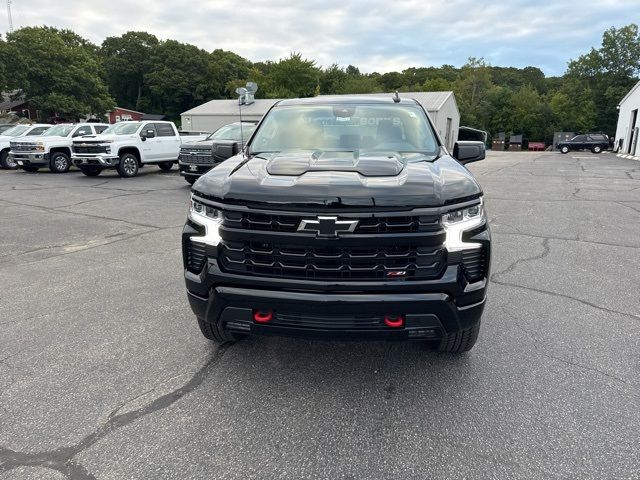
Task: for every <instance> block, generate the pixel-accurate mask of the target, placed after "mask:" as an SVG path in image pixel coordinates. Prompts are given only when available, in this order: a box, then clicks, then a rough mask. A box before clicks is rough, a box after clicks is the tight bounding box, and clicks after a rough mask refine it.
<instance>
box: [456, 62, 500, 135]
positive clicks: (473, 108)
mask: <svg viewBox="0 0 640 480" xmlns="http://www.w3.org/2000/svg"><path fill="white" fill-rule="evenodd" d="M453 86H454V92H455V94H456V98H457V100H458V106H459V107H460V114H461V117H462V121H463V122H464V123H465V124H467V125H472V126H477V127H480V128H485V129H486V124H487V122H486V112H487V97H486V94H487V91H488V90H489V89H490V88H491V87H492V86H493V84H492V82H491V74H490V72H489V67H488V65H487V64H486V62H485V61H484V59H482V58H479V59H478V58H473V57H470V58H469V60H468V61H467V63H466V64H465V65H464V66H463V67H462V68H461V70H460V75H459V77H458V79H457V80H456V81H455V82H454V85H453Z"/></svg>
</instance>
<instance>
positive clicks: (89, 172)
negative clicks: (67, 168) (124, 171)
mask: <svg viewBox="0 0 640 480" xmlns="http://www.w3.org/2000/svg"><path fill="white" fill-rule="evenodd" d="M78 168H79V169H80V171H81V172H82V173H84V174H85V175H86V176H87V177H97V176H98V175H100V174H101V173H102V168H100V167H78Z"/></svg>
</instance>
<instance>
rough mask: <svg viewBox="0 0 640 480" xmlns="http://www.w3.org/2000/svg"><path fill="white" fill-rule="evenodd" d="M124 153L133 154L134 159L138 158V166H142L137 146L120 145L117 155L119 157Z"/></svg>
mask: <svg viewBox="0 0 640 480" xmlns="http://www.w3.org/2000/svg"><path fill="white" fill-rule="evenodd" d="M125 153H131V154H132V155H134V156H135V157H136V159H138V166H139V167H141V166H142V161H141V157H140V150H138V148H137V147H122V148H121V149H120V150H118V157H121V156H122V155H124V154H125Z"/></svg>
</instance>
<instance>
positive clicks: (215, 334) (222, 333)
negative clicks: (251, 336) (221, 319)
mask: <svg viewBox="0 0 640 480" xmlns="http://www.w3.org/2000/svg"><path fill="white" fill-rule="evenodd" d="M198 326H199V327H200V331H201V332H202V335H204V337H205V338H207V339H209V340H212V341H214V342H216V343H234V342H237V341H238V340H241V339H242V337H243V335H238V334H235V333H232V332H228V331H226V330H222V329H220V328H218V326H217V325H214V324H213V323H209V322H207V321H206V320H203V319H202V318H198Z"/></svg>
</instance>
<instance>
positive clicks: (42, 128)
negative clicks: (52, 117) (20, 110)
mask: <svg viewBox="0 0 640 480" xmlns="http://www.w3.org/2000/svg"><path fill="white" fill-rule="evenodd" d="M51 127H52V125H50V124H48V123H35V124H33V125H26V124H22V125H12V126H11V127H10V128H7V129H5V130H4V131H3V132H2V134H0V167H2V168H6V169H8V170H15V169H16V168H18V164H17V163H16V162H15V161H14V160H12V159H11V158H9V151H10V149H11V140H13V139H15V138H20V137H26V136H38V135H42V134H43V133H44V132H46V131H47V130H49V129H50V128H51Z"/></svg>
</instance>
